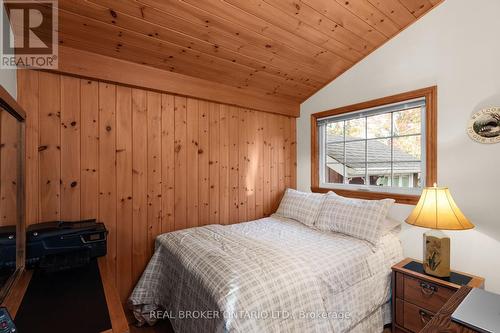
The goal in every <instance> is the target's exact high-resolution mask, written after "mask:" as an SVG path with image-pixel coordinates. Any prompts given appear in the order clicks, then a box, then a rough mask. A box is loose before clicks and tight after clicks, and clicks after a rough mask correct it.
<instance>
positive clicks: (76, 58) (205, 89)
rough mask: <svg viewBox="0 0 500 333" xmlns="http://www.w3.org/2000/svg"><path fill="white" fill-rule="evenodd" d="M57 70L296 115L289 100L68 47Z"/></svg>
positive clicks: (294, 104)
mask: <svg viewBox="0 0 500 333" xmlns="http://www.w3.org/2000/svg"><path fill="white" fill-rule="evenodd" d="M124 68H126V69H127V70H126V71H124V70H123V69H124ZM58 72H62V73H66V74H71V75H77V76H80V77H86V78H93V79H97V80H102V81H108V82H116V83H120V84H125V85H128V86H133V87H140V88H143V89H151V90H154V91H162V92H169V93H173V94H178V95H184V96H192V97H196V98H201V99H206V100H209V101H215V102H219V103H224V104H229V105H237V106H240V107H246V108H251V109H254V110H260V111H267V112H271V113H278V114H283V115H288V116H293V117H298V116H299V108H300V105H299V103H297V102H294V101H291V100H289V99H280V98H276V97H273V96H265V95H262V94H261V93H260V92H251V91H241V90H239V89H237V88H234V87H230V86H225V85H222V84H219V83H215V82H210V81H206V80H201V79H197V78H193V77H189V76H187V75H182V74H177V73H172V72H168V71H163V70H160V69H157V68H154V67H149V66H144V65H140V64H135V63H132V62H128V61H123V60H119V59H115V58H112V57H106V56H102V55H98V54H95V53H91V52H84V51H80V50H76V49H72V48H68V47H60V48H59V69H58Z"/></svg>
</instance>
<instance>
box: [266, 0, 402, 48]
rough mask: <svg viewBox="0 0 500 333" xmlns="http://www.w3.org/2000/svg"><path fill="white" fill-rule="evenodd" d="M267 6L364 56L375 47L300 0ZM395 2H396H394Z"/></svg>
mask: <svg viewBox="0 0 500 333" xmlns="http://www.w3.org/2000/svg"><path fill="white" fill-rule="evenodd" d="M264 1H265V2H267V3H268V4H270V5H272V6H273V7H276V8H278V9H280V10H282V11H283V12H285V13H288V14H289V15H292V16H294V17H296V18H298V19H299V20H300V21H301V22H304V23H307V24H309V25H310V26H311V27H313V28H314V29H316V30H318V31H321V32H322V33H323V34H325V35H327V36H329V37H331V38H334V39H335V40H338V41H339V42H341V43H343V45H345V46H348V47H349V49H348V50H350V49H354V50H356V51H357V52H360V53H361V54H366V53H368V52H369V51H370V50H372V49H373V48H374V47H375V46H374V45H373V44H371V43H369V42H368V41H366V40H364V39H363V38H361V37H359V36H358V35H356V34H354V33H353V32H351V31H349V30H347V29H345V28H344V27H342V25H340V24H338V23H336V22H334V21H332V20H331V19H329V18H328V17H326V16H324V15H322V14H321V13H319V12H317V11H316V10H314V9H313V8H312V7H310V6H309V5H307V4H306V3H304V2H302V1H301V0H264ZM395 1H397V0H395Z"/></svg>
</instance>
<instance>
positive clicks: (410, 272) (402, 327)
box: [392, 258, 484, 333]
mask: <svg viewBox="0 0 500 333" xmlns="http://www.w3.org/2000/svg"><path fill="white" fill-rule="evenodd" d="M483 285H484V279H483V278H481V277H478V276H474V275H470V274H466V273H461V272H457V271H453V272H452V273H451V276H450V277H449V278H437V277H433V276H430V275H427V274H425V273H424V270H423V266H422V263H421V262H420V261H417V260H414V259H411V258H407V259H405V260H403V261H401V262H400V263H398V264H396V265H394V266H393V267H392V310H393V312H392V313H393V320H392V330H393V332H396V333H413V332H420V331H421V330H422V329H423V328H424V327H425V325H426V324H427V323H428V322H429V321H430V320H431V319H432V318H433V317H434V315H435V314H436V313H438V312H439V310H440V309H441V308H442V307H443V305H444V304H445V303H446V302H447V301H448V300H449V299H450V298H451V297H452V296H453V295H454V294H455V293H456V292H457V291H458V290H459V289H460V288H461V287H462V286H469V287H475V288H482V287H483Z"/></svg>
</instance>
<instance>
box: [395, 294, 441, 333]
mask: <svg viewBox="0 0 500 333" xmlns="http://www.w3.org/2000/svg"><path fill="white" fill-rule="evenodd" d="M396 313H398V314H401V316H398V318H397V322H396V323H397V324H398V325H399V326H401V327H404V328H406V329H407V330H409V331H411V332H420V330H422V329H423V328H424V327H425V325H427V323H428V322H429V321H431V319H432V318H433V317H434V313H432V312H430V311H427V310H425V309H422V308H420V307H418V306H416V305H414V304H411V303H408V302H406V301H403V300H400V299H397V300H396Z"/></svg>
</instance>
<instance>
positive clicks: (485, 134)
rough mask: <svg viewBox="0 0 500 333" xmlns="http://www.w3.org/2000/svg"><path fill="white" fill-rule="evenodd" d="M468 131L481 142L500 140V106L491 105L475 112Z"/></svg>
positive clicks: (475, 139) (497, 141)
mask: <svg viewBox="0 0 500 333" xmlns="http://www.w3.org/2000/svg"><path fill="white" fill-rule="evenodd" d="M467 133H469V136H470V137H471V139H472V140H474V141H477V142H480V143H499V142H500V107H489V108H485V109H482V110H480V111H478V112H476V113H474V114H473V115H472V117H471V120H470V121H469V127H468V128H467Z"/></svg>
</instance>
